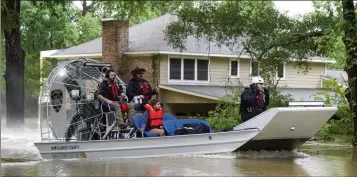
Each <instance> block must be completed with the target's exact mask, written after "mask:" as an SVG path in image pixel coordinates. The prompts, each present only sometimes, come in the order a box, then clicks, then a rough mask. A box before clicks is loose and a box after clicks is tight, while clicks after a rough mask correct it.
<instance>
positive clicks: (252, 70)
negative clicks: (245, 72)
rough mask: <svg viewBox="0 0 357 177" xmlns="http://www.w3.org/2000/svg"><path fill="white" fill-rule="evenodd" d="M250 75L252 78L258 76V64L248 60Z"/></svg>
mask: <svg viewBox="0 0 357 177" xmlns="http://www.w3.org/2000/svg"><path fill="white" fill-rule="evenodd" d="M250 73H251V75H252V76H258V75H259V63H258V62H254V61H253V60H250Z"/></svg>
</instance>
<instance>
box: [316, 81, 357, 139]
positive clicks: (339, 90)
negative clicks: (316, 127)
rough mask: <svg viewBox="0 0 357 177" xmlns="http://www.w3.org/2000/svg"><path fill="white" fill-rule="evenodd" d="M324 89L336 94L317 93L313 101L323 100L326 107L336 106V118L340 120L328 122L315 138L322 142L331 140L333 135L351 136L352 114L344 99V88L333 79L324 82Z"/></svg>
mask: <svg viewBox="0 0 357 177" xmlns="http://www.w3.org/2000/svg"><path fill="white" fill-rule="evenodd" d="M324 87H325V88H326V89H328V91H333V92H335V93H336V94H333V93H331V92H328V91H325V92H319V93H317V94H316V95H315V99H316V100H323V99H324V98H325V104H326V106H337V107H338V110H337V112H336V116H338V117H340V118H341V120H331V121H329V122H328V123H326V124H325V125H324V126H323V128H322V129H321V130H320V131H319V132H318V133H317V136H318V137H320V138H322V139H324V140H333V139H334V138H333V135H351V134H352V133H353V126H352V125H353V124H352V113H351V110H350V106H349V103H348V100H347V99H346V97H345V91H346V87H344V85H341V84H339V83H338V82H337V81H336V80H335V79H330V80H327V81H325V82H324Z"/></svg>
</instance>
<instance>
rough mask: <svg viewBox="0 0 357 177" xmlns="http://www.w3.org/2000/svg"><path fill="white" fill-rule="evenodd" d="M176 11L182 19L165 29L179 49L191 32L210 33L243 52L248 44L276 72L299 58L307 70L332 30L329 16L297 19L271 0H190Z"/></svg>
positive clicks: (247, 50) (196, 34)
mask: <svg viewBox="0 0 357 177" xmlns="http://www.w3.org/2000/svg"><path fill="white" fill-rule="evenodd" d="M177 15H178V20H177V21H176V22H173V23H171V24H170V25H169V26H168V27H167V29H166V37H167V38H168V41H169V44H170V45H172V46H173V47H174V48H177V49H180V50H185V47H184V45H183V44H184V42H185V40H186V38H187V37H188V36H194V37H197V38H200V37H207V38H209V39H210V40H211V41H214V42H216V43H217V44H218V45H226V46H227V47H229V48H230V49H231V50H232V51H233V52H235V53H238V54H239V53H241V51H242V48H243V50H244V53H245V54H246V55H249V56H251V57H252V58H253V60H255V62H259V64H260V67H262V68H265V70H268V71H272V72H273V71H276V69H277V67H278V65H280V64H282V63H283V62H288V61H290V60H291V59H296V60H297V62H295V63H294V64H296V66H297V67H298V68H299V69H301V70H302V71H303V72H304V73H307V72H308V70H309V69H310V68H309V65H308V62H307V61H306V59H308V58H310V57H311V56H314V55H319V54H320V53H321V51H320V48H319V47H318V43H317V41H316V40H317V37H320V36H322V35H324V34H325V32H326V31H328V28H326V23H323V21H325V20H328V18H327V17H324V16H318V17H319V18H317V17H315V16H305V17H304V18H303V20H298V19H294V18H291V17H289V16H287V15H286V14H282V13H280V12H279V11H278V10H277V9H275V8H274V5H273V2H272V1H222V2H216V1H199V2H194V3H192V2H191V3H190V2H187V3H186V4H184V5H183V6H182V8H180V10H179V11H178V13H177Z"/></svg>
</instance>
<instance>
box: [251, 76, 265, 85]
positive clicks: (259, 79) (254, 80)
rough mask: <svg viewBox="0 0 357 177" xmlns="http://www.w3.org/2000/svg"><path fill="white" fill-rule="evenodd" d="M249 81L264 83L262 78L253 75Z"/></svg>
mask: <svg viewBox="0 0 357 177" xmlns="http://www.w3.org/2000/svg"><path fill="white" fill-rule="evenodd" d="M251 83H252V84H264V79H263V78H262V77H260V76H253V77H252V80H251Z"/></svg>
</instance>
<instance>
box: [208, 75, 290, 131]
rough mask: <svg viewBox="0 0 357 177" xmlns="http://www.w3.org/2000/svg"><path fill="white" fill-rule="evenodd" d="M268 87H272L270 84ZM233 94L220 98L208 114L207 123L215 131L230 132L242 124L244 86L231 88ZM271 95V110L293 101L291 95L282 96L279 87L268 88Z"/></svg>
mask: <svg viewBox="0 0 357 177" xmlns="http://www.w3.org/2000/svg"><path fill="white" fill-rule="evenodd" d="M268 82H269V81H268ZM268 85H271V82H270V84H269V83H268ZM229 88H230V90H231V94H229V95H227V96H225V97H222V98H220V99H219V100H218V101H217V106H216V108H215V109H214V110H212V111H210V112H209V113H208V118H207V119H206V121H207V122H208V123H209V124H210V126H211V127H212V128H213V129H214V130H215V131H223V130H230V129H232V128H233V127H234V126H236V125H238V124H240V123H242V120H241V118H240V114H239V108H240V107H239V102H238V101H239V98H240V94H241V93H242V91H243V86H236V87H234V86H233V87H232V86H230V87H229ZM268 89H269V93H270V103H269V105H268V109H269V108H274V107H285V106H287V105H288V103H289V102H290V101H292V98H291V95H285V94H282V92H281V91H280V90H279V87H277V85H273V86H271V87H268Z"/></svg>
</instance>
